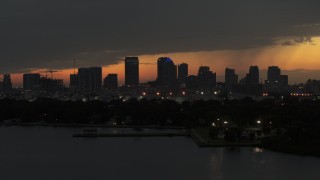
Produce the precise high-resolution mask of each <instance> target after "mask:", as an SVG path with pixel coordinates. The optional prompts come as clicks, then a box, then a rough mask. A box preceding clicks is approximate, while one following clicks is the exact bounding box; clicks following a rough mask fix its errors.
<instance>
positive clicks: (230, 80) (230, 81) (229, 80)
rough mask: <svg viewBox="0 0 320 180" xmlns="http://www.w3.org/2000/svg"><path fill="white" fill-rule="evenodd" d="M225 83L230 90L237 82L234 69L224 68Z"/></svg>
mask: <svg viewBox="0 0 320 180" xmlns="http://www.w3.org/2000/svg"><path fill="white" fill-rule="evenodd" d="M225 84H226V87H227V88H228V89H229V90H230V89H232V87H233V86H234V85H236V84H238V75H236V73H235V70H234V69H230V68H226V70H225Z"/></svg>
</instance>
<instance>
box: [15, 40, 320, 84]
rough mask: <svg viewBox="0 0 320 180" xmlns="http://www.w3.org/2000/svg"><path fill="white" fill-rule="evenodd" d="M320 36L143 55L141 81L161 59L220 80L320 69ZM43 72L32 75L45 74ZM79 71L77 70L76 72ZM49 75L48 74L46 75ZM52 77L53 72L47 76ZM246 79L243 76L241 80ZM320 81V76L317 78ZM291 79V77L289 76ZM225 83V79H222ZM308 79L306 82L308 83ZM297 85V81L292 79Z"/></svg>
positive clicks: (116, 69)
mask: <svg viewBox="0 0 320 180" xmlns="http://www.w3.org/2000/svg"><path fill="white" fill-rule="evenodd" d="M319 45H320V37H316V38H313V42H312V43H301V44H298V45H291V46H282V45H274V46H267V47H262V48H253V49H246V50H220V51H200V52H181V53H164V54H155V55H140V56H139V60H140V66H139V68H140V70H139V71H140V82H146V81H152V80H155V79H156V74H157V73H156V71H157V66H156V62H157V59H158V58H159V57H163V56H167V57H170V58H171V59H172V60H173V61H174V63H175V64H181V63H188V64H189V74H190V75H195V74H197V71H198V68H199V66H201V65H204V66H209V67H210V69H211V70H212V71H214V72H216V73H217V76H218V77H221V76H224V70H225V68H226V67H229V68H233V69H235V70H236V73H237V74H240V75H243V74H245V73H247V72H248V69H249V66H251V65H258V66H259V69H260V70H264V69H267V68H268V66H279V67H280V68H281V70H289V71H290V70H296V69H304V70H320V61H319V60H320V51H319ZM45 70H46V69H39V70H34V71H31V72H30V73H37V72H41V71H45ZM76 71H77V70H76ZM73 73H74V70H73V69H62V70H60V71H59V72H56V73H53V77H54V78H56V79H63V80H64V84H65V85H66V86H68V84H69V76H70V74H73ZM111 73H115V74H118V79H119V84H120V85H122V84H123V83H124V63H123V61H122V60H119V61H118V64H113V65H108V66H103V78H104V77H105V76H106V75H107V74H111ZM42 75H44V76H45V73H42ZM47 75H48V76H49V77H51V73H48V74H47ZM241 77H242V76H240V78H241ZM11 78H12V81H13V85H14V87H21V86H22V74H12V75H11ZM314 78H320V77H318V76H317V77H314ZM289 79H290V77H289ZM218 80H222V79H218ZM306 80H307V79H305V81H306ZM290 81H291V82H295V80H290Z"/></svg>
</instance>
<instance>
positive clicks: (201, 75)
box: [198, 66, 217, 89]
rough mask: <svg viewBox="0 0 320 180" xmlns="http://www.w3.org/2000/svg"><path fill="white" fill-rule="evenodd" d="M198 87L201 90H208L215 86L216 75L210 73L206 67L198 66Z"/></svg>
mask: <svg viewBox="0 0 320 180" xmlns="http://www.w3.org/2000/svg"><path fill="white" fill-rule="evenodd" d="M198 79H199V86H200V88H202V89H210V88H213V87H214V86H215V85H216V79H217V77H216V73H213V72H212V71H210V68H209V67H208V66H200V67H199V71H198Z"/></svg>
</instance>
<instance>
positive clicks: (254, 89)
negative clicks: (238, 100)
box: [235, 66, 263, 96]
mask: <svg viewBox="0 0 320 180" xmlns="http://www.w3.org/2000/svg"><path fill="white" fill-rule="evenodd" d="M259 77H260V76H259V67H258V66H250V68H249V73H248V74H246V76H245V77H244V78H243V79H241V80H240V82H239V85H238V86H236V88H235V92H237V93H241V94H248V95H256V96H260V95H262V90H263V86H262V84H260V83H259Z"/></svg>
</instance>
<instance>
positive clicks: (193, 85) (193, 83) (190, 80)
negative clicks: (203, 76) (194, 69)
mask: <svg viewBox="0 0 320 180" xmlns="http://www.w3.org/2000/svg"><path fill="white" fill-rule="evenodd" d="M186 85H187V88H188V89H193V90H194V89H197V88H198V87H199V80H198V76H195V75H190V76H188V77H187V80H186Z"/></svg>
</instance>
